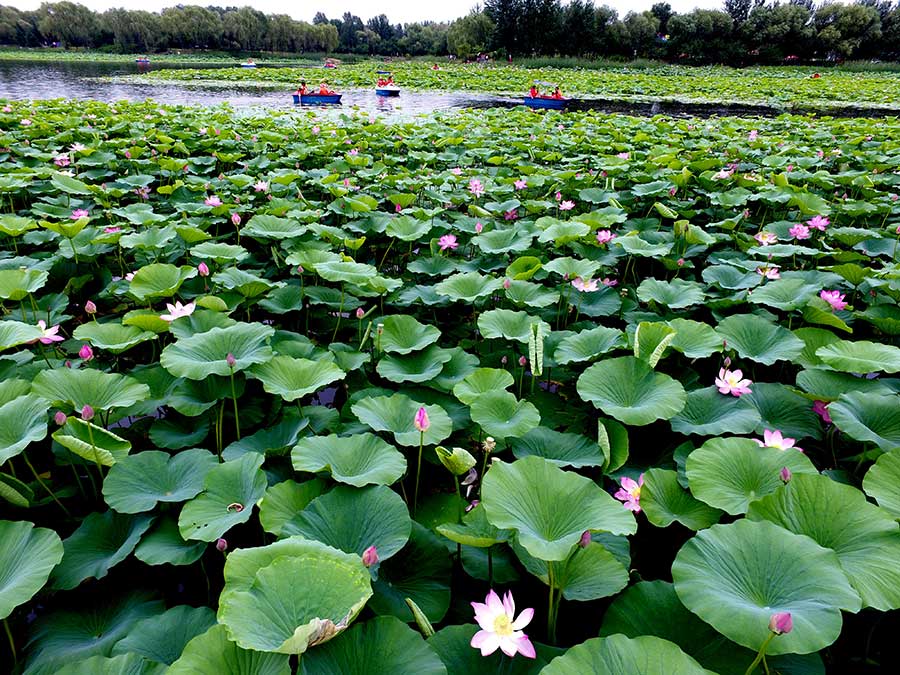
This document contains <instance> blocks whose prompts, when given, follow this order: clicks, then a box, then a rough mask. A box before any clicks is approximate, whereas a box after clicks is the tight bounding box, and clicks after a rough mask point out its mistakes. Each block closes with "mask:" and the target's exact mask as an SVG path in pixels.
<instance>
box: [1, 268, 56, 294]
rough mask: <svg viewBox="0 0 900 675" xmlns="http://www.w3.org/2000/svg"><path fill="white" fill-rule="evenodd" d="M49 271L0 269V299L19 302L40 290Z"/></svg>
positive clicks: (45, 281)
mask: <svg viewBox="0 0 900 675" xmlns="http://www.w3.org/2000/svg"><path fill="white" fill-rule="evenodd" d="M48 277H49V273H48V272H47V271H46V270H40V269H34V268H33V269H6V270H3V269H0V300H10V301H11V302H19V301H20V300H23V299H24V298H25V297H27V296H28V294H29V293H34V292H35V291H38V290H40V289H41V288H42V287H43V286H44V284H46V283H47V279H48Z"/></svg>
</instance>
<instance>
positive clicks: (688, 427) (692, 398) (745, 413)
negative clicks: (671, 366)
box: [670, 387, 762, 436]
mask: <svg viewBox="0 0 900 675" xmlns="http://www.w3.org/2000/svg"><path fill="white" fill-rule="evenodd" d="M761 421H762V420H761V419H760V417H759V411H758V410H757V409H756V408H755V407H754V406H753V403H751V402H750V400H749V398H748V397H746V396H740V397H734V396H724V395H722V394H720V393H719V390H718V389H716V388H715V387H705V388H704V389H695V390H694V391H691V392H688V395H687V403H685V405H684V409H683V410H682V411H681V412H680V413H678V414H677V415H675V417H673V418H672V419H671V420H670V422H671V424H672V430H673V431H677V432H678V433H681V434H685V435H690V434H697V435H698V436H718V435H720V434H726V433H731V434H749V433H753V431H754V430H756V428H757V427H758V426H759V424H760V422H761Z"/></svg>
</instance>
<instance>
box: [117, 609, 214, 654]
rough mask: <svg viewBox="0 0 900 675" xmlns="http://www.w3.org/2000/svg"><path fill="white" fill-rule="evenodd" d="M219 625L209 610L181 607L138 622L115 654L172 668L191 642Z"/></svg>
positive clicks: (121, 642)
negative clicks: (134, 657) (131, 655)
mask: <svg viewBox="0 0 900 675" xmlns="http://www.w3.org/2000/svg"><path fill="white" fill-rule="evenodd" d="M215 624H216V615H215V613H214V612H213V611H212V610H211V609H210V608H209V607H189V606H188V605H178V606H177V607H173V608H172V609H169V610H167V611H165V612H163V613H162V614H159V615H158V616H151V617H148V618H146V619H142V620H140V621H138V622H137V623H136V624H134V626H133V627H132V629H131V630H130V631H129V632H128V635H127V636H125V637H124V638H122V639H121V640H119V641H118V642H117V643H116V644H115V646H114V647H113V649H112V653H113V654H129V653H131V654H139V655H140V656H143V657H144V658H147V659H150V660H151V661H156V662H157V663H165V664H167V665H171V664H172V663H174V662H175V661H177V660H178V657H179V656H181V653H182V652H183V651H184V648H185V646H186V645H187V643H188V642H190V641H191V640H193V639H194V638H195V637H197V636H198V635H202V634H203V633H205V632H206V631H207V630H209V629H210V628H211V627H212V626H214V625H215Z"/></svg>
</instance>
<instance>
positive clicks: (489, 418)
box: [469, 391, 541, 438]
mask: <svg viewBox="0 0 900 675" xmlns="http://www.w3.org/2000/svg"><path fill="white" fill-rule="evenodd" d="M469 414H470V415H471V416H472V421H473V422H475V423H476V424H478V425H479V426H481V428H482V429H484V432H485V433H486V434H487V435H488V436H494V437H496V438H509V437H514V438H520V437H522V436H524V435H525V434H527V433H528V432H529V431H531V430H532V429H534V428H535V427H537V426H538V425H539V424H540V423H541V414H540V413H539V412H538V410H537V408H536V407H535V406H534V405H533V404H532V403H529V402H528V401H519V400H517V399H516V397H515V396H514V395H513V394H511V393H510V392H508V391H493V392H488V393H486V394H481V395H480V396H479V397H478V398H476V399H475V400H474V401H472V404H471V405H470V406H469Z"/></svg>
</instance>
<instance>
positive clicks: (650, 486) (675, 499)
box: [641, 469, 722, 530]
mask: <svg viewBox="0 0 900 675" xmlns="http://www.w3.org/2000/svg"><path fill="white" fill-rule="evenodd" d="M641 509H642V510H643V512H644V513H645V514H646V516H647V520H649V521H650V522H651V523H653V524H654V525H656V526H657V527H668V526H669V525H671V524H672V523H673V522H675V521H678V522H679V523H681V524H682V525H684V526H685V527H687V528H689V529H691V530H702V529H704V528H706V527H709V526H710V525H713V524H714V523H717V522H718V521H719V518H721V516H722V512H721V511H719V510H718V509H714V508H711V507H709V506H707V505H706V504H704V503H703V502H701V501H698V500H697V499H695V498H694V497H693V496H692V495H691V493H690V492H688V491H687V490H685V489H684V488H682V487H681V486H680V485H679V484H678V472H676V471H669V470H667V469H650V470H649V471H647V472H646V473H645V474H644V484H643V486H642V487H641Z"/></svg>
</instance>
